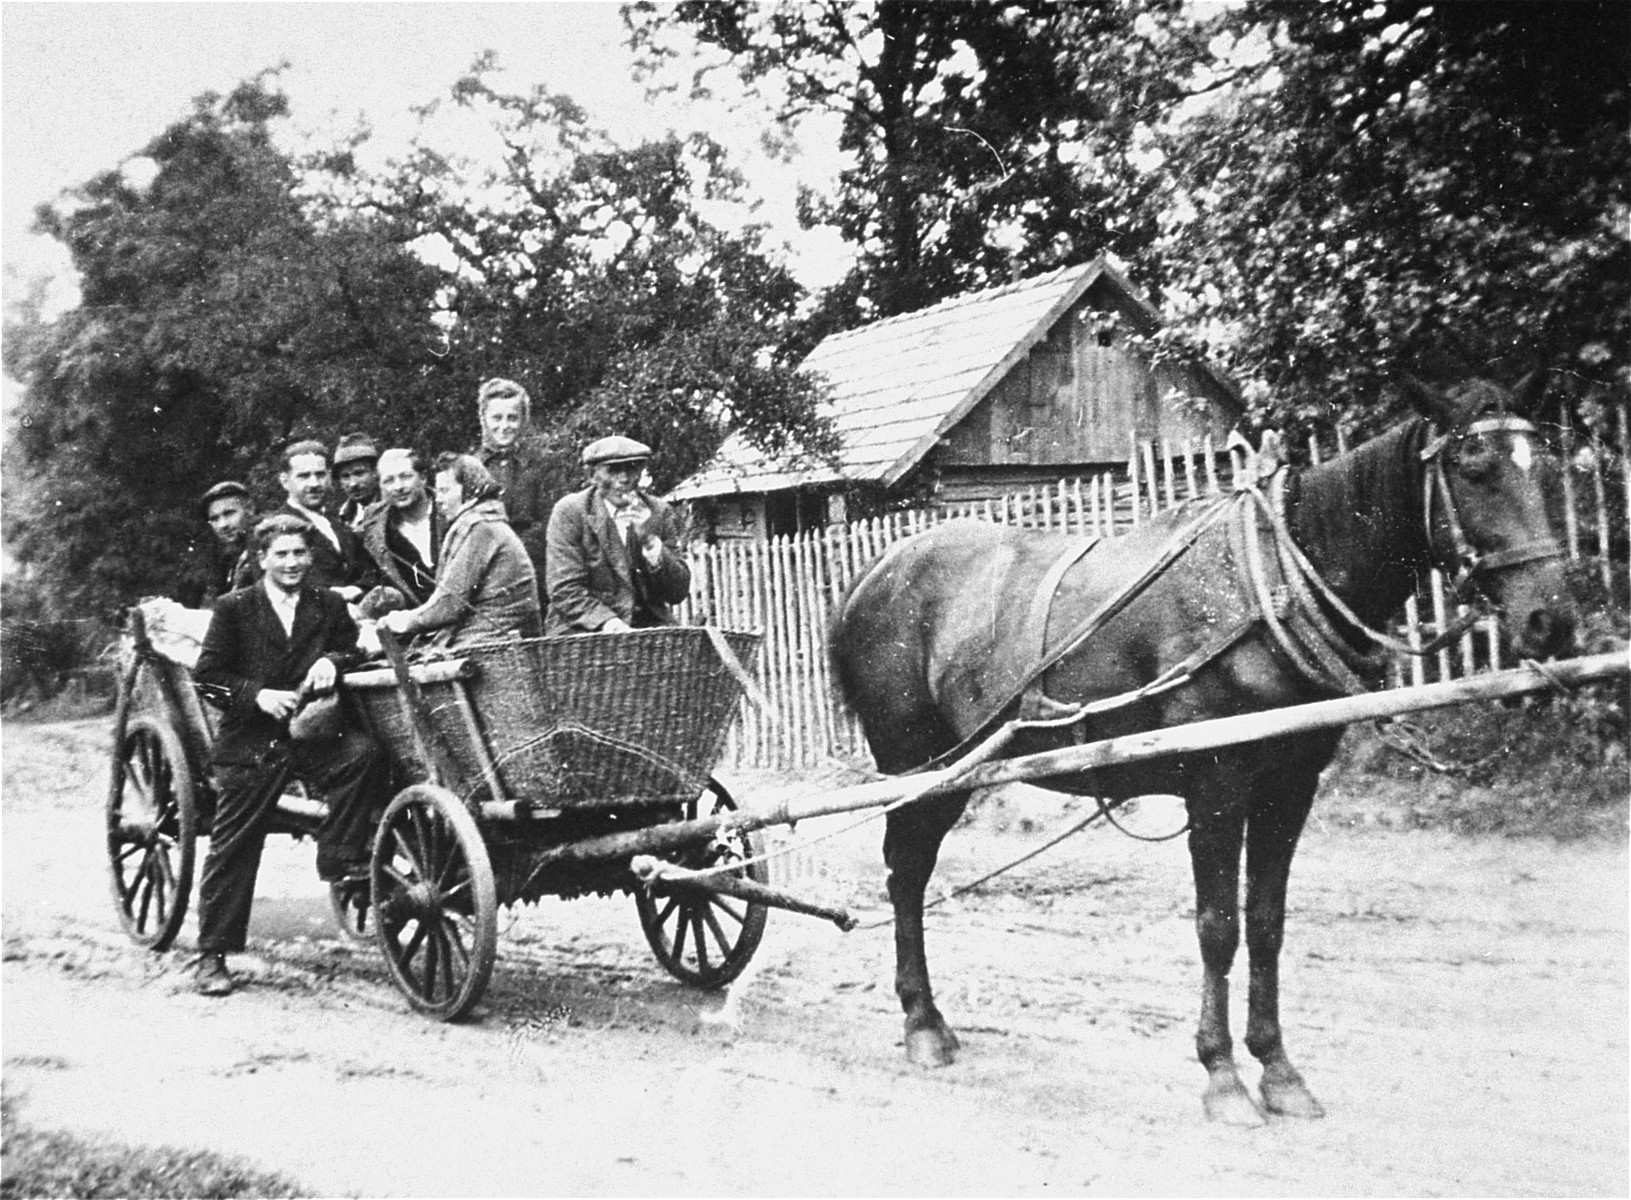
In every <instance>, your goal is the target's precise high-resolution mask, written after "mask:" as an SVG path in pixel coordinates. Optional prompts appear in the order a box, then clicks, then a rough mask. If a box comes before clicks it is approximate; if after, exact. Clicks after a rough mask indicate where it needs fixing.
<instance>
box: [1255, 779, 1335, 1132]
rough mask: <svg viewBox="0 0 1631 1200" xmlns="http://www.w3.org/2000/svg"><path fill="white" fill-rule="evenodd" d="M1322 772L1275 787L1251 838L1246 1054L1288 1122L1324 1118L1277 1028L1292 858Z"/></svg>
mask: <svg viewBox="0 0 1631 1200" xmlns="http://www.w3.org/2000/svg"><path fill="white" fill-rule="evenodd" d="M1318 781H1319V775H1318V772H1317V771H1316V772H1314V773H1313V774H1311V775H1308V774H1306V773H1304V774H1303V776H1302V777H1299V778H1295V779H1286V780H1284V781H1281V782H1277V784H1276V786H1275V791H1274V793H1273V796H1274V802H1273V804H1271V805H1265V806H1264V807H1262V808H1261V809H1259V810H1258V811H1257V812H1256V813H1254V814H1253V815H1252V818H1251V822H1250V824H1249V826H1248V830H1247V835H1246V837H1247V841H1246V952H1247V954H1248V955H1249V956H1250V958H1251V992H1250V996H1249V999H1248V1003H1247V1017H1246V1049H1248V1050H1250V1051H1251V1052H1252V1055H1253V1057H1255V1058H1256V1059H1257V1060H1258V1061H1259V1062H1261V1063H1262V1064H1263V1083H1262V1096H1263V1107H1264V1108H1266V1109H1268V1111H1269V1112H1272V1113H1279V1114H1281V1115H1282V1116H1288V1117H1306V1118H1313V1117H1323V1116H1324V1115H1325V1109H1324V1108H1323V1107H1321V1105H1320V1102H1319V1101H1318V1100H1316V1099H1315V1098H1314V1094H1313V1093H1312V1092H1311V1091H1309V1090H1308V1085H1307V1084H1306V1083H1304V1082H1303V1077H1302V1076H1301V1075H1300V1074H1298V1072H1297V1068H1296V1067H1294V1066H1292V1065H1291V1059H1290V1058H1289V1057H1288V1056H1287V1055H1286V1048H1285V1041H1284V1039H1283V1037H1282V1035H1281V1031H1280V949H1281V946H1282V945H1283V944H1284V942H1285V925H1286V885H1287V882H1288V880H1289V879H1290V875H1291V858H1292V855H1293V854H1295V853H1296V850H1297V840H1298V838H1299V837H1300V836H1301V835H1302V829H1303V822H1304V821H1305V820H1306V819H1307V817H1308V810H1309V807H1310V806H1311V804H1312V803H1313V799H1314V789H1315V787H1316V786H1317V784H1318Z"/></svg>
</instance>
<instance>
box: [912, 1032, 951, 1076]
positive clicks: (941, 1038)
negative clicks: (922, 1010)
mask: <svg viewBox="0 0 1631 1200" xmlns="http://www.w3.org/2000/svg"><path fill="white" fill-rule="evenodd" d="M959 1049H961V1047H960V1046H959V1045H958V1042H957V1035H956V1034H955V1033H953V1032H952V1031H951V1030H949V1029H947V1028H946V1027H945V1026H941V1027H940V1028H938V1029H913V1030H911V1031H910V1032H908V1033H907V1035H906V1058H907V1060H908V1061H910V1062H912V1063H914V1064H915V1065H917V1066H920V1067H949V1066H951V1064H952V1063H954V1062H956V1061H957V1051H958V1050H959Z"/></svg>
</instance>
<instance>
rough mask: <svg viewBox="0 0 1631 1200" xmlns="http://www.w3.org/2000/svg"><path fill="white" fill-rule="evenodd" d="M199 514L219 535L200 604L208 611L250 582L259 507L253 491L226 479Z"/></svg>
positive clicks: (209, 493)
mask: <svg viewBox="0 0 1631 1200" xmlns="http://www.w3.org/2000/svg"><path fill="white" fill-rule="evenodd" d="M198 507H199V511H200V512H201V513H202V514H203V517H204V520H205V521H206V522H208V523H209V527H210V532H211V533H213V534H214V535H215V546H214V549H213V553H212V554H210V555H209V556H208V557H209V561H210V567H209V570H208V573H207V575H206V577H205V579H204V581H203V586H202V587H201V588H200V593H199V603H197V604H195V605H191V606H190V607H193V608H208V607H209V606H210V605H211V604H213V603H214V602H215V598H216V597H217V596H224V595H226V594H227V593H228V592H230V591H232V590H234V589H235V588H240V587H242V586H243V585H244V584H246V583H248V582H249V581H250V578H251V575H252V571H251V569H250V558H251V555H250V553H249V527H250V525H251V523H252V522H253V521H254V517H255V506H254V505H253V504H252V503H251V502H250V498H249V489H248V488H246V487H245V486H244V485H243V484H241V483H239V482H238V481H237V480H236V479H223V480H222V481H221V482H220V483H218V484H216V485H215V486H214V487H212V488H210V489H209V491H207V492H205V493H204V494H203V495H202V496H200V497H199V498H198Z"/></svg>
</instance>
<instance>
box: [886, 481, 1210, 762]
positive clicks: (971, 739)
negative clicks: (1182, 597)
mask: <svg viewBox="0 0 1631 1200" xmlns="http://www.w3.org/2000/svg"><path fill="white" fill-rule="evenodd" d="M1231 502H1232V498H1231V497H1227V496H1223V497H1219V498H1218V499H1217V500H1214V501H1213V502H1212V503H1210V504H1208V505H1207V506H1206V508H1205V510H1204V511H1202V512H1201V514H1200V515H1199V516H1197V517H1196V518H1195V520H1193V521H1191V522H1190V523H1189V524H1188V525H1187V526H1185V527H1184V528H1183V529H1182V530H1180V531H1179V532H1178V534H1177V536H1176V537H1174V538H1173V539H1172V540H1171V541H1169V542H1168V543H1167V545H1166V546H1165V547H1164V548H1163V549H1162V551H1161V553H1160V554H1159V555H1158V556H1157V557H1156V558H1155V559H1154V561H1152V562H1151V563H1150V564H1149V565H1148V566H1147V567H1145V568H1144V570H1143V571H1141V572H1140V573H1139V574H1138V577H1137V578H1135V579H1133V580H1131V581H1130V582H1129V583H1127V584H1126V585H1125V586H1124V587H1122V589H1121V590H1120V591H1118V592H1117V593H1116V594H1115V595H1113V596H1111V597H1110V598H1109V599H1108V600H1106V601H1105V602H1104V603H1103V604H1101V605H1099V607H1098V608H1096V609H1094V610H1093V611H1092V612H1091V613H1089V614H1088V615H1087V616H1086V617H1085V618H1084V619H1083V620H1082V621H1081V622H1080V623H1078V624H1077V625H1076V626H1075V627H1074V628H1073V629H1072V630H1071V631H1070V632H1069V633H1068V634H1067V635H1066V636H1065V637H1064V638H1063V639H1062V640H1061V641H1060V642H1059V643H1058V644H1057V645H1055V646H1054V647H1053V649H1052V650H1049V651H1048V652H1047V653H1046V654H1044V655H1042V656H1041V657H1040V658H1039V659H1038V660H1037V661H1036V662H1035V663H1034V664H1033V665H1032V666H1031V667H1030V668H1029V669H1027V670H1026V671H1025V674H1024V676H1023V678H1022V679H1021V680H1020V682H1019V684H1018V685H1017V686H1016V687H1014V688H1013V689H1011V690H1010V691H1009V692H1008V694H1007V695H1005V696H1004V697H1003V698H1002V700H1001V702H1000V703H998V704H997V705H996V706H995V707H994V708H993V709H992V710H991V712H990V715H988V716H987V717H986V718H985V720H984V721H982V722H981V723H980V724H979V726H977V727H976V728H975V730H974V731H973V732H972V733H970V734H969V735H968V736H967V737H965V738H964V739H963V740H962V741H960V742H958V743H957V745H955V746H953V747H952V748H951V749H949V750H946V751H944V752H943V753H941V754H937V755H935V756H934V757H933V758H931V759H930V760H929V761H928V762H926V763H924V764H922V765H921V766H919V767H917V768H915V770H914V773H916V772H917V771H932V770H938V769H940V768H942V767H945V766H946V765H948V764H950V763H954V762H956V761H957V758H958V756H959V755H962V754H966V753H967V752H968V751H969V749H970V748H971V747H973V746H974V745H975V744H976V743H978V742H979V741H980V740H981V739H982V738H984V737H985V736H986V735H987V734H988V733H989V732H990V731H991V730H993V729H994V728H996V727H997V725H998V724H999V723H1000V722H1001V720H1002V716H1003V714H1004V713H1006V712H1008V711H1009V710H1010V709H1011V708H1013V707H1014V705H1015V704H1016V703H1019V702H1021V701H1022V700H1023V699H1024V697H1025V695H1026V693H1027V692H1029V691H1030V689H1031V685H1032V684H1035V683H1037V681H1039V680H1040V679H1041V678H1042V676H1043V675H1044V674H1046V673H1047V672H1048V671H1050V670H1051V669H1052V668H1053V667H1054V666H1056V665H1057V664H1058V663H1059V661H1060V660H1061V659H1063V658H1065V657H1066V656H1067V655H1069V654H1071V653H1073V652H1074V651H1076V650H1078V649H1080V648H1081V646H1082V644H1083V643H1085V642H1086V641H1087V640H1088V638H1090V637H1092V636H1093V635H1094V634H1095V633H1097V632H1098V631H1099V630H1100V629H1102V628H1103V627H1104V625H1105V624H1106V623H1107V622H1108V621H1109V620H1110V619H1111V618H1112V617H1114V616H1115V615H1116V614H1117V613H1119V612H1120V611H1121V610H1122V609H1124V608H1126V607H1127V605H1128V604H1130V603H1132V601H1133V600H1134V599H1136V598H1137V597H1138V596H1139V595H1140V594H1141V593H1142V592H1143V591H1144V589H1145V588H1147V587H1148V586H1149V585H1150V584H1151V583H1152V582H1154V581H1155V580H1156V579H1157V578H1159V577H1160V576H1161V574H1162V572H1164V571H1165V570H1166V569H1167V568H1168V567H1169V566H1171V565H1172V564H1173V563H1174V562H1176V561H1177V560H1178V559H1179V558H1181V557H1182V556H1183V555H1184V553H1185V552H1187V551H1188V550H1189V548H1190V547H1191V546H1193V545H1194V544H1195V543H1196V542H1197V541H1199V540H1200V537H1201V535H1202V534H1203V533H1205V532H1206V531H1207V530H1208V529H1210V528H1211V527H1212V526H1213V525H1216V524H1217V523H1218V522H1219V521H1220V520H1221V519H1222V518H1223V517H1224V516H1225V515H1226V514H1227V513H1228V512H1229V507H1230V504H1231ZM1069 565H1070V564H1068V563H1067V564H1066V565H1065V567H1064V568H1063V569H1061V570H1060V572H1059V574H1060V577H1061V578H1063V575H1064V571H1065V570H1068V569H1069ZM1053 566H1054V567H1058V566H1059V563H1058V561H1055V563H1054V564H1053ZM1049 574H1052V571H1051V570H1050V572H1049ZM1054 586H1055V588H1057V586H1058V581H1055V584H1054ZM1050 599H1051V593H1050Z"/></svg>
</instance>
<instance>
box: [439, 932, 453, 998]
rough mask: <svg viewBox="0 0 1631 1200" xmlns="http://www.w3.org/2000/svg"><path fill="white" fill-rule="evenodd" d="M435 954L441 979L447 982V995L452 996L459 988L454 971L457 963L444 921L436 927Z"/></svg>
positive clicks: (451, 940)
mask: <svg viewBox="0 0 1631 1200" xmlns="http://www.w3.org/2000/svg"><path fill="white" fill-rule="evenodd" d="M436 955H437V958H438V960H439V961H440V962H441V964H442V979H443V980H444V981H445V983H446V984H447V995H448V996H449V997H452V996H454V995H455V994H456V993H457V992H458V990H459V980H458V975H457V974H456V973H455V969H456V967H457V965H458V964H456V963H455V962H454V961H453V939H452V938H451V936H449V934H448V930H447V924H446V923H445V922H438V924H437V927H436Z"/></svg>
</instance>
